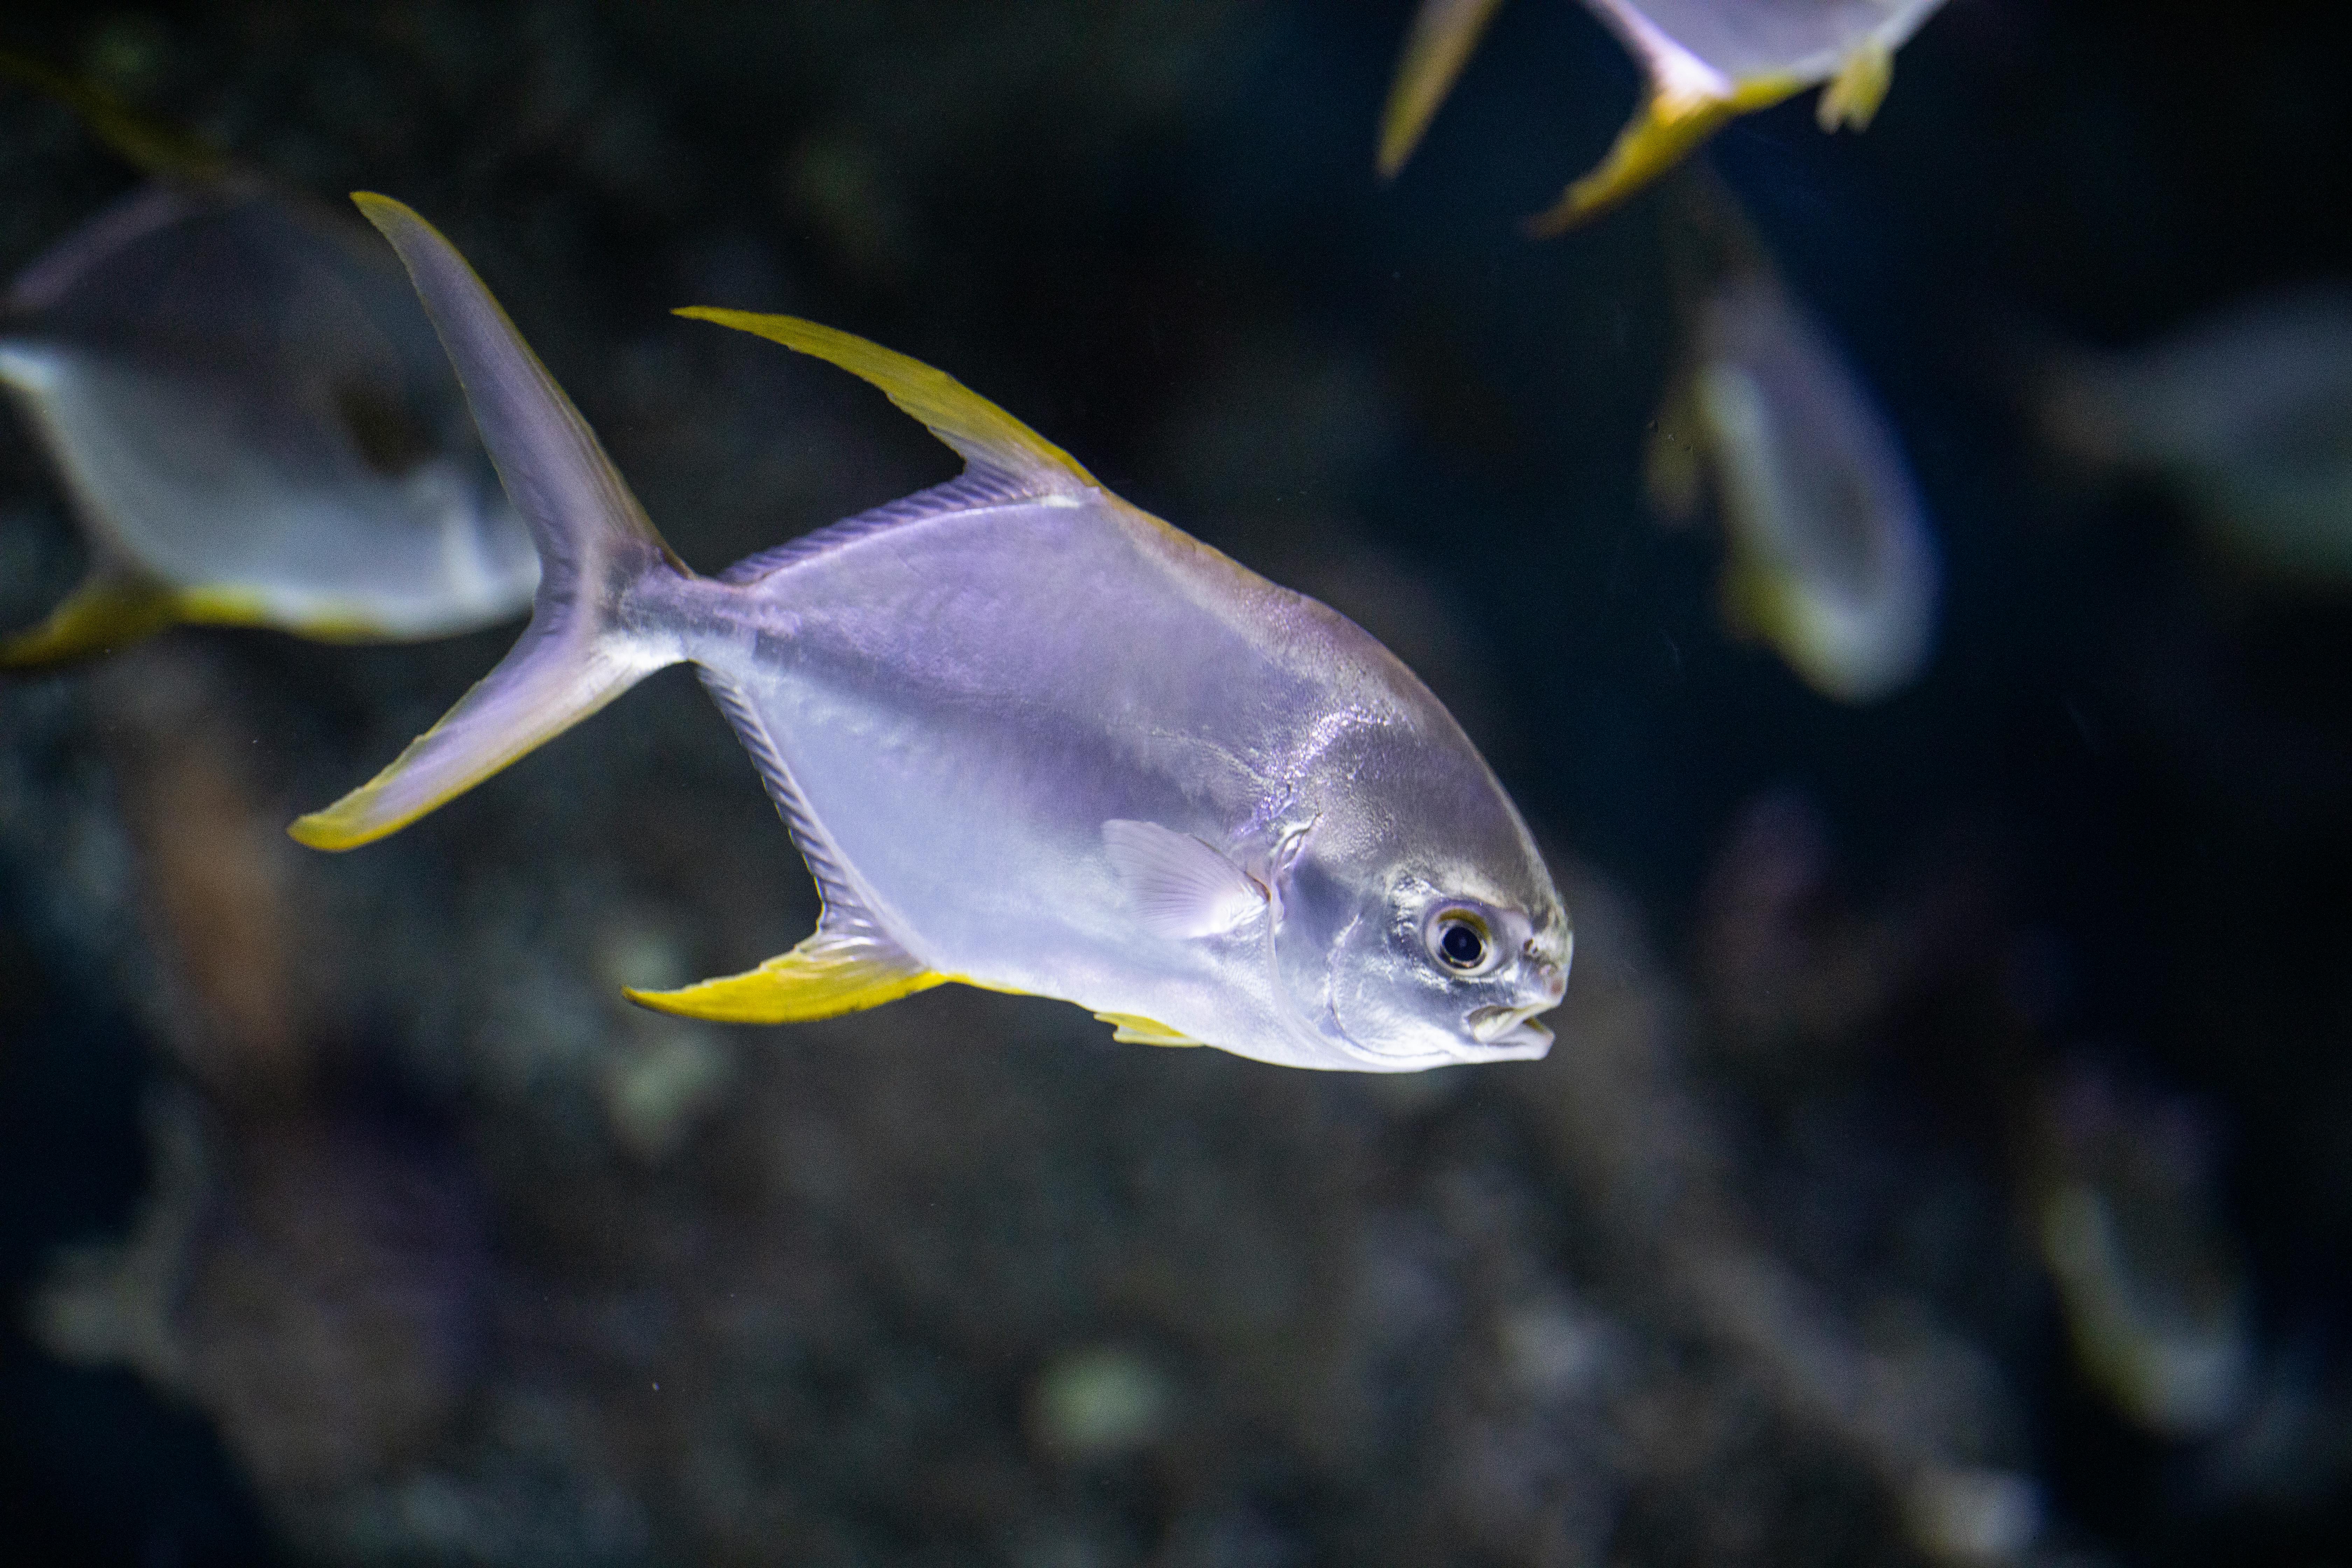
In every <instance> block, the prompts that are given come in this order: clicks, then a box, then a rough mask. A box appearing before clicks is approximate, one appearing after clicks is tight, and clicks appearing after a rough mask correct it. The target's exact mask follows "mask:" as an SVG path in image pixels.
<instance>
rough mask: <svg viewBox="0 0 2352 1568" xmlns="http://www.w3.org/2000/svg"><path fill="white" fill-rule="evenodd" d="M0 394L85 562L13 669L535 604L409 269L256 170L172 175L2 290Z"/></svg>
mask: <svg viewBox="0 0 2352 1568" xmlns="http://www.w3.org/2000/svg"><path fill="white" fill-rule="evenodd" d="M0 387H5V389H6V392H7V394H8V396H9V398H10V399H11V400H12V401H13V402H14V403H15V405H16V408H17V410H18V412H19V413H20V414H21V415H22V416H24V418H25V420H26V424H27V426H29V427H30V429H31V431H32V433H33V435H34V436H35V437H37V440H38V442H39V444H40V446H41V447H42V448H43V449H44V450H45V452H46V454H47V458H48V459H49V461H50V463H51V465H52V466H53V468H55V470H56V472H57V474H58V478H59V479H60V481H61V483H62V484H63V486H64V489H65V491H66V494H67V497H68V501H69V503H70V505H71V507H72V510H73V511H74V514H75V516H76V518H77V520H78V521H79V525H80V527H81V529H82V531H83V532H84V535H85V537H86V539H87V541H88V545H89V557H90V566H89V572H88V574H87V575H86V577H85V578H84V580H83V581H82V583H81V584H79V586H78V587H77V588H76V589H74V590H73V592H72V593H71V594H70V595H68V597H67V598H66V599H65V600H64V601H63V602H61V603H60V604H58V605H57V606H56V607H55V608H54V609H53V610H52V611H51V612H50V613H49V615H48V616H47V617H46V618H45V619H43V620H41V621H39V622H38V623H37V624H36V625H34V626H31V627H29V628H27V629H24V630H21V631H19V632H17V633H16V634H15V635H14V636H11V637H5V639H0V668H32V667H37V666H46V665H51V664H55V663H58V662H61V661H66V660H70V659H76V658H89V657H91V656H94V655H97V654H100V653H102V652H106V651H109V650H110V649H114V648H119V647H122V646H124V645H126V644H128V643H131V642H133V641H135V640H137V639H138V638H140V637H145V636H148V635H151V634H152V633H154V632H157V631H160V630H162V629H163V628H164V627H165V626H171V625H173V624H174V623H182V622H192V623H202V624H210V625H226V626H266V627H273V628H276V629H278V630H280V631H286V632H291V633H295V634H297V635H299V636H302V637H315V638H322V639H326V640H330V641H344V642H354V641H401V640H408V639H414V638H423V637H446V636H451V635H454V634H456V633H458V632H464V631H471V630H474V629H476V628H478V627H481V626H491V625H495V624H496V623H498V622H499V621H503V620H508V619H510V618H513V617H516V616H520V615H521V614H522V613H523V611H524V610H525V609H527V608H528V607H529V605H530V597H531V594H532V592H533V590H534V588H535V587H536V586H537V583H538V577H539V563H538V557H537V555H536V553H535V552H533V551H532V549H531V547H530V533H529V531H527V530H526V529H525V528H524V527H523V524H522V520H521V518H520V515H518V514H517V513H516V512H515V510H514V509H513V508H512V507H511V506H510V505H509V503H508V501H507V500H506V497H505V495H504V494H503V493H502V492H501V491H500V490H499V485H498V479H497V475H496V473H495V471H494V470H493V469H492V468H490V466H489V462H488V458H487V457H486V455H485V454H484V453H483V452H482V450H481V448H480V446H479V444H478V441H477V440H476V438H475V437H474V435H473V431H472V428H471V426H470V424H469V423H468V422H467V418H466V415H465V409H464V405H463V402H462V400H461V398H460V397H459V395H458V392H457V385H456V384H455V382H454V381H453V380H452V379H451V377H450V375H449V373H448V369H447V366H446V362H445V361H444V360H443V359H442V357H441V355H440V353H439V348H438V345H437V344H436V342H435V341H434V338H433V334H432V330H431V327H430V325H429V323H428V322H427V321H425V317H424V315H423V313H422V312H421V311H420V310H418V309H417V306H416V303H415V296H414V295H413V294H412V293H411V291H410V290H409V289H408V287H407V283H406V279H404V277H403V276H402V274H401V272H400V270H399V268H397V267H396V266H394V265H392V264H391V262H390V261H389V260H388V258H384V257H383V255H382V253H381V249H380V247H377V246H376V245H375V243H374V241H373V237H369V236H368V235H367V232H366V231H365V230H364V229H360V228H358V227H357V226H356V225H353V224H352V223H351V222H350V220H349V219H347V218H344V217H341V216H337V215H335V214H332V213H330V212H328V211H325V210H323V209H321V208H320V207H318V206H317V205H315V204H312V203H310V202H308V201H306V200H304V199H301V198H299V197H296V196H292V195H285V194H282V193H279V192H278V191H277V190H275V189H273V188H272V187H270V186H268V185H267V184H264V183H262V182H260V181H258V180H256V179H253V178H250V177H247V176H243V175H239V174H234V173H227V174H215V175H213V176H211V177H205V178H188V177H172V178H163V179H158V180H155V181H153V182H152V183H150V184H146V185H144V186H142V187H141V188H140V189H138V190H136V191H134V192H133V193H132V194H131V195H129V196H128V197H126V198H124V199H123V200H121V201H120V202H119V203H117V204H116V205H113V206H111V207H109V208H108V209H106V210H105V211H103V212H101V213H100V215H99V216H97V217H95V218H93V219H92V220H91V221H90V222H89V223H88V224H86V225H85V226H82V227H81V228H80V229H79V230H77V231H76V232H75V233H73V234H72V235H70V236H68V237H66V238H65V239H64V240H62V241H60V242H59V243H58V244H57V245H56V246H54V247H51V248H50V249H49V250H48V251H47V252H46V253H45V254H43V255H42V256H40V257H39V258H37V259H36V260H35V261H34V262H33V263H32V264H31V265H30V266H29V267H27V268H25V270H24V271H23V272H21V273H20V274H18V276H17V277H16V279H15V280H14V282H13V284H12V285H11V286H10V288H9V289H8V292H7V294H6V296H5V300H0Z"/></svg>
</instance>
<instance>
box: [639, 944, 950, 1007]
mask: <svg viewBox="0 0 2352 1568" xmlns="http://www.w3.org/2000/svg"><path fill="white" fill-rule="evenodd" d="M947 980H948V977H947V976H946V975H944V974H935V973H932V972H931V971H929V970H928V969H922V968H919V967H915V966H914V965H913V963H912V961H911V960H909V959H908V958H907V957H906V956H905V955H904V954H902V953H899V952H896V951H895V950H894V949H890V948H887V947H882V946H878V945H877V944H874V943H870V942H859V941H856V940H845V939H843V938H841V937H835V936H828V935H826V934H825V933H824V932H822V931H820V932H818V933H817V934H816V935H814V936H813V937H811V938H809V939H808V940H807V941H806V942H803V943H801V944H800V945H799V946H798V947H796V948H794V949H793V950H792V952H786V953H780V954H778V955H777V956H776V957H774V958H772V959H770V960H768V962H767V963H763V964H761V965H760V967H759V968H757V969H751V970H746V971H745V972H744V973H740V974H730V975H729V976H727V977H726V978H725V979H722V980H705V981H703V982H702V983H701V984H697V985H685V986H680V987H679V988H678V989H677V990H675V991H630V992H628V993H627V995H628V998H629V1000H630V1001H632V1002H635V1003H636V1004H638V1005H640V1006H646V1007H651V1008H653V1009H654V1010H655V1011H656V1012H661V1013H676V1014H677V1015H679V1016H682V1017H688V1018H710V1019H715V1020H717V1021H718V1022H719V1023H722V1024H805V1023H809V1022H812V1021H813V1020H815V1019H818V1018H833V1017H838V1016H841V1015H842V1014H844V1013H857V1012H862V1011H864V1010H865V1009H866V1008H868V1007H879V1006H880V1005H882V1004H884V1003H885V1002H896V1001H897V1000H898V998H899V997H901V996H911V995H913V994H915V993H916V992H918V991H928V990H929V989H930V988H931V987H932V986H934V985H943V984H947Z"/></svg>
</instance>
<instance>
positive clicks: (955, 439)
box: [677, 305, 1100, 495]
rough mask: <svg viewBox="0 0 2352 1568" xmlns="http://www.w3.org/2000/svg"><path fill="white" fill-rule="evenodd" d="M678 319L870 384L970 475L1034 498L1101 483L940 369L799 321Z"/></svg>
mask: <svg viewBox="0 0 2352 1568" xmlns="http://www.w3.org/2000/svg"><path fill="white" fill-rule="evenodd" d="M677 314H678V315H681V316H688V317H691V318H693V319H694V320H695V321H716V322H717V323H718V324H719V325H720V326H722V327H732V328H734V329H735V330H736V331H739V332H751V333H753V334H754V335H756V336H759V337H762V338H766V339H768V340H769V341H770V342H779V343H782V344H783V345H784V346H785V347H786V348H788V349H793V350H795V351H796V352H798V353H804V354H811V355H814V356H815V357H816V358H818V359H821V360H824V361H827V362H828V363H833V364H837V365H839V366H840V367H841V368H842V369H844V370H845V371H847V372H849V373H850V374H852V375H855V376H859V377H862V378H863V379H865V380H866V381H869V382H872V383H873V384H875V385H876V386H878V387H880V388H881V389H882V391H883V392H884V393H885V394H887V395H888V397H889V399H890V401H891V402H893V403H895V404H897V405H898V406H899V408H900V409H902V410H903V411H905V412H906V413H908V414H911V415H913V416H915V417H916V418H918V419H919V420H921V421H922V422H923V424H924V425H925V426H927V427H929V430H930V432H931V434H932V435H934V436H937V437H939V438H940V440H942V441H944V442H946V443H947V444H948V445H949V446H950V447H953V448H954V449H955V451H956V454H957V455H958V456H959V457H961V458H963V460H964V461H965V462H966V463H968V464H970V465H971V467H972V468H980V469H985V470H988V471H990V472H992V473H998V474H1003V476H1005V477H1006V478H1007V479H1014V480H1017V481H1019V482H1020V483H1021V484H1022V485H1023V486H1024V489H1025V490H1026V493H1028V494H1031V495H1075V494H1077V493H1078V492H1080V491H1083V490H1090V489H1099V488H1100V485H1099V481H1097V479H1095V477H1094V476H1093V475H1092V474H1090V473H1088V472H1087V470H1086V469H1085V468H1082V467H1080V466H1079V463H1078V460H1077V459H1076V458H1073V457H1071V456H1070V455H1069V454H1068V453H1067V452H1065V451H1064V450H1062V448H1060V447H1056V446H1055V445H1054V444H1053V443H1052V442H1051V441H1048V440H1046V439H1045V437H1043V436H1040V435H1038V434H1037V432H1035V431H1034V430H1032V429H1030V428H1029V426H1026V425H1024V424H1023V423H1021V421H1019V420H1018V419H1015V418H1014V417H1013V416H1011V415H1010V414H1007V413H1006V412H1004V410H1003V409H1002V408H999V407H998V406H997V405H995V404H993V403H991V402H990V401H989V400H988V399H986V398H985V397H982V396H981V395H980V394H978V393H976V392H974V391H972V390H971V388H970V387H968V386H966V385H964V384H963V383H961V382H960V381H958V380H957V379H956V378H955V377H953V376H951V375H950V374H947V372H945V371H942V370H933V369H932V368H931V367H930V366H929V365H927V364H925V363H923V362H922V361H920V360H918V359H910V358H908V356H907V355H905V354H902V353H896V352H895V351H893V350H890V349H886V348H884V347H883V346H882V345H881V344H879V343H873V342H867V341H866V339H864V338H861V337H858V336H856V334H855V333H851V332H845V331H840V330H839V329H838V328H835V327H826V326H820V325H819V324H818V323H816V322H814V321H802V320H801V319H800V318H799V317H797V316H762V315H759V314H756V313H754V312H752V311H750V310H714V309H711V308H709V307H708V306H702V305H688V306H686V307H684V308H682V309H680V310H678V311H677Z"/></svg>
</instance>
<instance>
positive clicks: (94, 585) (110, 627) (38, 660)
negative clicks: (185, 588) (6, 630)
mask: <svg viewBox="0 0 2352 1568" xmlns="http://www.w3.org/2000/svg"><path fill="white" fill-rule="evenodd" d="M186 618H188V617H187V616H185V615H184V613H183V609H182V606H181V604H180V601H179V595H177V594H176V593H174V592H173V590H172V589H170V588H167V587H164V586H163V584H160V583H152V582H148V581H146V580H145V579H143V578H137V577H131V576H126V575H122V574H119V573H116V572H111V571H100V572H95V573H93V574H90V575H89V576H88V577H86V578H84V579H82V582H81V585H80V586H79V587H78V588H76V589H75V590H74V591H73V592H72V593H70V594H68V595H66V597H65V599H64V600H63V602H61V603H60V604H59V605H58V607H57V608H56V609H54V610H51V611H50V612H49V613H48V615H47V617H45V618H44V619H42V620H40V621H39V622H37V623H36V624H35V625H33V626H27V627H26V629H25V630H23V631H21V632H18V633H16V635H15V636H13V637H7V638H6V639H5V640H0V669H32V668H37V667H39V666H42V665H51V664H68V663H71V662H73V661H74V660H76V659H84V658H96V657H97V656H98V655H100V654H103V653H111V652H113V651H114V650H115V649H117V648H120V647H128V646H130V645H131V644H132V643H135V642H139V641H141V640H142V639H144V638H147V637H153V636H154V635H155V634H156V633H157V632H160V631H162V630H163V628H164V627H166V626H172V625H173V624H174V623H176V622H179V621H182V620H185V619H186Z"/></svg>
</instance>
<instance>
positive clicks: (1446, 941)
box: [1437, 921, 1486, 969]
mask: <svg viewBox="0 0 2352 1568" xmlns="http://www.w3.org/2000/svg"><path fill="white" fill-rule="evenodd" d="M1437 951H1438V952H1439V953H1440V954H1441V955H1442V956H1443V957H1444V960H1445V962H1446V963H1450V964H1452V965H1454V968H1456V969H1475V968H1477V967H1478V965H1479V964H1480V963H1483V962H1484V961H1485V959H1486V938H1485V937H1483V936H1480V935H1479V934H1478V932H1477V931H1476V929H1475V927H1473V926H1471V925H1469V924H1468V923H1467V922H1466V921H1453V922H1451V923H1449V924H1448V925H1447V926H1446V928H1445V929H1444V931H1442V932H1440V933H1439V935H1438V938H1437Z"/></svg>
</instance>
